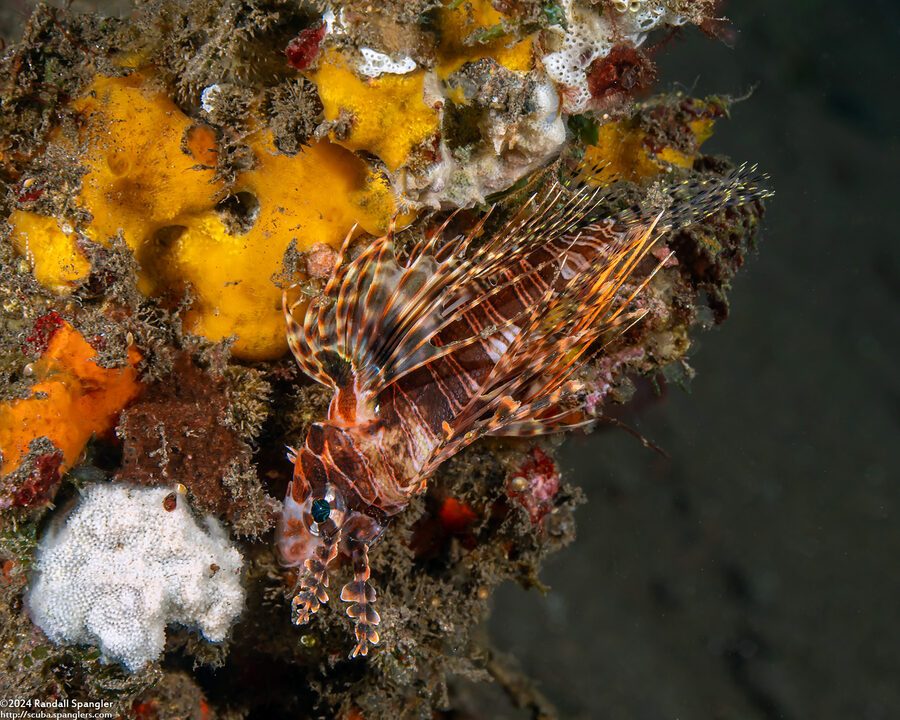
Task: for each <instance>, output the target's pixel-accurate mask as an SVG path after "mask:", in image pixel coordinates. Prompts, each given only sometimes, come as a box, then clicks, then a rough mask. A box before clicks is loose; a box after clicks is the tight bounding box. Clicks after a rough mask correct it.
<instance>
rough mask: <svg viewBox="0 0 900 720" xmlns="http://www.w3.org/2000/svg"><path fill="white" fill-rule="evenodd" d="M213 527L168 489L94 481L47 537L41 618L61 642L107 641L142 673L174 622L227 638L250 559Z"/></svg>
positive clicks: (38, 607)
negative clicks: (199, 519)
mask: <svg viewBox="0 0 900 720" xmlns="http://www.w3.org/2000/svg"><path fill="white" fill-rule="evenodd" d="M205 525H206V527H205V528H203V527H200V526H199V525H198V524H197V523H196V522H195V521H194V518H193V517H192V516H191V514H190V511H189V510H187V508H186V507H185V503H184V500H183V499H181V500H179V497H178V493H175V492H170V491H168V490H167V489H166V488H148V489H144V490H141V489H137V488H133V487H129V486H127V485H119V484H96V485H92V486H91V487H90V488H89V489H88V491H87V492H86V494H85V497H84V498H83V499H82V500H81V501H80V502H79V504H78V507H77V508H75V510H74V511H73V513H72V515H71V517H69V518H68V520H67V521H66V523H65V527H63V528H59V529H58V530H56V531H55V532H50V533H47V535H46V536H45V537H44V538H43V540H42V541H41V546H40V548H39V549H38V555H37V560H36V563H35V578H34V580H33V581H32V583H31V588H30V590H29V591H28V597H27V602H28V609H29V612H30V614H31V617H32V619H33V620H34V622H35V624H37V625H38V626H39V627H40V628H41V629H42V630H43V631H44V632H45V633H46V634H47V636H48V637H50V638H52V639H53V640H55V641H57V642H79V643H86V642H87V643H97V644H98V645H99V647H100V649H101V650H102V652H103V653H104V655H106V656H107V657H108V658H111V659H114V660H119V661H121V662H123V663H124V664H125V665H127V666H128V668H129V669H130V670H133V671H139V670H141V669H143V667H144V666H145V665H146V664H147V663H149V662H153V661H154V660H156V659H157V658H158V657H159V655H160V653H161V652H162V650H163V647H164V645H165V628H166V625H168V624H170V623H175V622H178V623H182V624H186V625H196V626H198V627H199V628H200V630H201V632H202V633H203V636H204V637H206V638H208V639H209V640H212V641H214V642H220V641H222V640H224V639H225V636H226V635H227V634H228V631H229V629H230V627H231V624H232V623H233V622H234V620H235V618H237V616H238V615H239V614H240V612H241V610H242V608H243V601H244V591H243V589H242V588H241V585H240V573H241V564H242V559H241V555H240V553H239V552H238V551H237V550H236V549H235V548H233V547H232V546H231V544H230V543H229V542H228V537H227V535H226V534H225V532H224V530H223V529H222V528H221V526H220V525H219V524H218V522H217V521H216V520H215V519H213V518H207V520H206V522H205Z"/></svg>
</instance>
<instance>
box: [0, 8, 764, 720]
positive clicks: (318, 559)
mask: <svg viewBox="0 0 900 720" xmlns="http://www.w3.org/2000/svg"><path fill="white" fill-rule="evenodd" d="M714 18H715V3H714V2H712V1H711V0H631V1H630V2H624V1H620V0H600V1H599V2H575V1H574V0H563V1H562V2H558V3H553V2H549V3H548V2H537V1H536V0H523V1H522V2H515V3H512V2H493V3H490V2H487V0H463V1H462V2H460V1H459V0H452V1H450V0H448V1H446V2H442V3H433V2H419V1H416V2H392V1H385V2H367V3H358V2H355V1H350V2H342V3H308V4H307V3H297V2H288V0H229V2H225V3H221V2H217V1H214V0H190V2H182V1H180V0H179V1H176V0H157V1H156V2H139V3H138V4H137V6H136V9H135V11H134V13H133V15H132V16H131V17H130V18H129V19H127V20H117V19H114V18H104V17H100V16H97V15H79V14H75V13H72V12H67V11H62V10H57V9H54V8H50V7H47V6H40V7H39V8H38V9H37V10H36V11H35V13H34V15H33V16H32V18H31V19H30V21H29V23H28V26H27V28H26V31H25V35H24V37H23V38H22V39H21V41H20V42H18V43H11V44H8V45H7V46H6V48H5V49H4V50H3V51H2V52H3V56H2V60H0V184H2V188H3V193H2V194H0V218H2V223H0V261H2V264H0V326H2V333H0V387H2V390H0V393H2V395H0V452H2V458H0V462H2V465H0V468H2V478H0V561H2V570H3V583H2V584H0V689H6V688H12V687H15V688H16V693H17V696H19V697H30V698H35V699H38V698H39V699H41V700H42V701H47V700H52V699H59V700H66V699H70V700H76V699H77V700H79V701H84V702H95V701H101V700H102V701H104V702H108V703H111V706H113V707H114V708H115V711H116V712H118V713H119V714H121V715H122V716H123V717H132V718H167V717H173V718H174V717H179V718H181V717H195V718H215V717H223V718H225V717H228V718H231V717H259V716H265V717H292V718H303V717H322V716H324V717H338V718H366V719H369V720H371V719H375V718H407V717H409V718H412V717H422V716H434V717H440V716H441V715H440V714H439V713H441V712H443V711H448V710H450V706H451V701H450V695H449V694H448V686H449V684H452V682H453V680H454V678H455V677H468V678H474V679H482V680H490V679H491V678H492V677H493V678H495V679H498V678H502V677H504V676H506V675H508V674H507V673H502V672H498V671H497V667H498V665H497V663H498V662H499V661H498V660H497V659H496V656H495V655H494V654H492V650H491V648H490V646H489V642H488V641H487V640H486V639H485V638H484V637H483V636H482V635H481V634H479V633H477V632H475V631H474V630H475V628H476V626H477V624H478V621H479V620H481V619H484V618H486V617H487V614H488V611H489V606H490V599H491V595H492V590H493V588H495V587H496V585H497V584H498V583H500V582H502V581H503V580H506V579H513V580H516V581H518V582H519V583H521V584H522V585H524V586H525V587H532V586H537V587H540V580H539V568H540V563H541V560H542V558H543V557H544V556H546V555H547V554H548V553H550V552H553V551H556V550H558V549H559V548H561V547H562V546H564V545H565V544H567V543H569V542H571V541H572V540H573V538H574V535H575V525H574V520H573V515H572V511H573V508H574V507H575V506H577V505H578V504H579V503H581V502H583V500H584V498H583V497H582V494H581V493H580V492H579V490H578V489H577V488H574V487H571V486H570V485H569V484H567V483H566V482H565V480H564V473H561V472H560V468H559V467H557V465H556V462H555V460H554V448H555V447H556V443H557V442H558V439H554V437H555V436H554V437H550V436H548V437H544V436H531V433H533V432H534V431H538V430H561V429H565V428H566V427H569V426H575V425H583V424H588V423H590V422H603V420H604V418H606V417H607V416H608V412H609V410H610V408H612V407H613V406H615V405H617V404H621V403H623V402H627V400H628V399H629V398H630V396H631V394H632V392H633V389H634V383H635V382H636V381H639V379H640V378H649V379H651V380H652V381H654V382H664V381H665V377H671V376H673V374H674V375H676V376H677V375H678V373H683V372H689V369H688V367H687V365H686V362H685V360H684V358H685V354H686V352H687V351H688V349H689V348H690V345H691V336H692V334H693V332H694V331H695V330H697V329H699V328H700V327H701V326H703V325H707V324H710V323H718V322H722V321H724V320H725V318H726V317H727V314H728V300H727V294H728V290H729V286H730V281H731V278H732V276H733V275H734V273H735V272H736V271H737V269H738V268H739V267H740V266H741V265H742V264H743V260H744V257H745V255H746V253H747V251H748V249H750V248H752V246H753V242H754V238H755V235H756V232H757V228H758V224H759V220H760V217H761V215H762V212H763V207H762V200H763V199H764V197H765V196H766V194H767V192H766V191H765V189H764V188H763V187H761V185H760V184H759V182H758V178H757V177H756V176H755V175H754V174H753V173H752V172H751V171H749V170H746V169H743V168H735V167H734V166H733V165H732V164H731V163H730V162H729V161H727V160H726V159H723V158H719V157H711V156H706V155H704V154H703V153H702V151H701V146H702V144H703V143H704V141H706V140H707V139H708V138H709V136H710V135H711V134H712V132H713V130H714V126H715V124H716V123H717V122H719V121H721V120H723V119H724V118H727V117H728V114H729V108H730V105H731V101H730V99H729V98H727V97H724V96H723V97H710V98H690V97H687V96H684V95H682V94H678V93H675V94H672V93H668V94H660V95H651V94H649V92H650V88H651V86H652V82H653V78H654V54H655V52H656V48H657V47H658V43H657V45H654V44H653V43H654V42H657V41H662V40H663V39H664V38H665V37H666V36H667V34H668V33H670V32H673V31H674V29H676V28H679V27H682V26H684V25H698V26H701V27H704V26H706V25H707V24H708V23H710V22H712V21H713V20H714ZM283 297H286V298H287V304H288V305H289V306H292V307H293V308H294V310H293V313H292V314H290V313H289V315H288V318H287V319H286V317H285V313H284V310H283V307H282V301H283ZM514 297H515V300H514ZM448 303H449V304H448ZM479 313H481V314H482V315H484V317H483V318H482V316H481V315H479ZM482 320H484V321H483V322H482ZM454 322H455V323H456V325H453V323H454ZM464 325H465V326H466V327H463V326H464ZM454 343H458V344H456V345H454ZM289 348H290V349H292V350H293V351H294V354H296V356H297V359H298V360H299V361H300V366H298V365H297V364H296V363H295V360H294V358H293V357H291V353H290V352H289ZM442 348H443V349H442ZM301 368H302V369H301ZM454 368H456V369H454ZM459 368H465V372H461V371H460V370H459ZM498 368H499V369H498ZM467 380H471V381H472V383H473V384H472V387H470V388H468V389H466V390H465V391H462V390H460V392H456V390H452V391H449V392H447V384H448V383H457V384H458V383H460V382H465V381H467ZM457 389H459V388H457ZM442 393H443V395H442ZM440 397H443V398H444V401H447V402H444V404H443V405H442V404H441V403H442V401H441V400H440ZM448 398H449V401H448ZM457 405H458V406H459V407H456V406H457ZM416 415H418V416H419V418H420V420H421V421H418V420H415V416H416ZM379 433H380V434H379ZM404 433H406V434H407V439H406V440H405V441H404V442H399V441H397V439H398V438H399V437H400V436H402V435H403V434H404ZM499 435H503V437H498V436H499ZM513 435H514V436H515V437H512V436H513ZM622 435H623V442H628V441H630V438H629V437H628V435H627V434H625V433H622ZM363 436H365V437H367V438H369V439H370V440H371V439H372V438H376V437H377V441H372V442H368V443H366V442H363V441H362V440H361V438H362V437H363ZM348 438H349V439H348ZM395 441H397V442H395ZM288 447H292V448H298V449H297V450H291V451H290V452H291V457H292V458H293V459H294V460H295V464H292V463H291V461H290V460H289V459H287V458H286V457H285V452H286V448H288ZM326 449H327V450H328V452H326ZM357 451H360V453H361V454H357V455H353V453H355V452H357ZM322 458H326V459H327V462H324V461H323V460H322ZM379 458H380V459H379ZM79 496H82V497H81V499H80V500H79ZM282 498H284V501H283V502H282ZM72 506H74V508H75V509H74V510H72V509H71V508H72ZM200 517H202V518H203V519H202V520H198V518H200ZM67 519H68V524H66V523H67ZM85 538H94V540H90V541H88V540H86V539H85ZM128 553H131V555H128ZM120 555H121V556H122V558H124V557H125V555H128V557H130V558H131V560H128V561H127V562H126V561H125V560H122V561H121V562H119V561H118V560H117V559H116V558H119V556H120ZM122 558H120V559H122ZM326 566H327V573H326V572H325V571H326ZM329 577H330V582H328V580H329ZM375 587H377V612H376V611H375V609H374V606H373V601H374V600H375V597H376V591H374V590H373V588H375ZM327 588H331V589H330V590H329V589H327ZM337 588H344V590H343V591H342V592H341V591H336V589H337ZM298 592H299V595H298ZM291 598H299V599H296V600H294V601H293V618H292V607H291V602H292V601H291ZM342 598H343V599H344V600H346V601H348V602H350V603H351V604H350V615H351V617H353V618H354V622H355V624H356V627H357V630H356V635H357V639H356V641H355V642H354V641H353V640H352V639H350V638H348V634H347V631H348V625H349V623H348V621H347V617H346V614H345V609H344V608H343V607H342V602H341V600H342ZM86 602H87V603H88V605H85V603H86ZM128 603H132V604H131V605H128ZM89 605H90V606H91V607H93V609H91V607H88V606H89ZM241 608H243V609H241ZM316 610H317V612H315V611H316ZM292 619H293V620H298V621H303V622H304V623H305V624H301V625H295V624H294V623H293V622H292ZM167 625H168V629H166V626H167ZM376 642H377V644H374V643H376ZM351 654H352V655H366V657H365V658H361V657H355V658H353V659H350V658H348V655H351ZM211 669H214V670H215V672H211V671H210V670H211ZM542 707H543V705H542ZM536 712H537V711H536ZM541 712H545V710H544V709H542V710H541Z"/></svg>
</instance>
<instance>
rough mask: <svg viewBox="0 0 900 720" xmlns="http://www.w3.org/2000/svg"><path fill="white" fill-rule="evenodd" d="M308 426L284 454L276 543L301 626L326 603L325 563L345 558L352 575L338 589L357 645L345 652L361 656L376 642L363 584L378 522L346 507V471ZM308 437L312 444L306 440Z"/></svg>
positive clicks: (368, 590)
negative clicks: (286, 463) (286, 466)
mask: <svg viewBox="0 0 900 720" xmlns="http://www.w3.org/2000/svg"><path fill="white" fill-rule="evenodd" d="M320 427H321V426H313V428H311V430H310V434H309V436H308V437H307V443H306V446H305V447H303V448H302V449H301V450H299V451H292V453H291V454H290V455H289V457H290V459H291V460H293V462H294V477H293V479H292V480H291V483H290V485H289V486H288V491H287V495H286V496H285V499H284V509H283V510H282V513H281V519H280V521H279V524H278V531H277V537H276V542H277V547H278V552H279V555H280V556H281V559H282V562H283V563H284V564H285V565H288V566H292V567H299V568H300V571H299V574H298V577H297V585H296V595H295V596H294V599H293V601H292V607H293V620H294V622H295V623H296V624H298V625H301V624H303V623H305V622H307V621H308V620H309V618H310V617H311V616H312V615H313V614H314V613H315V612H317V611H318V610H319V608H320V607H321V606H322V605H323V604H325V603H326V602H328V592H327V588H328V567H329V565H330V564H331V563H332V561H333V560H334V559H335V558H336V557H337V556H338V553H339V551H341V550H342V551H344V553H345V554H346V555H347V556H348V557H349V559H350V562H351V564H352V568H353V579H352V580H351V581H350V582H348V583H347V584H346V585H344V587H343V589H342V590H341V600H343V601H344V602H346V603H350V605H349V606H348V607H347V614H348V615H349V616H350V617H352V618H354V620H355V621H356V638H357V645H356V647H355V648H354V650H353V651H352V653H351V654H350V656H351V657H355V656H356V655H365V654H366V653H367V652H368V645H369V643H371V644H373V645H374V644H376V643H377V642H378V633H377V631H376V630H375V626H376V625H377V624H378V623H379V621H380V618H379V617H378V613H377V612H376V611H375V608H374V607H373V605H372V603H374V602H375V590H374V589H373V588H372V586H371V584H370V583H369V560H368V550H369V546H370V545H371V544H372V543H373V542H375V540H377V539H378V537H379V536H380V535H381V533H382V532H383V531H384V528H385V524H386V520H383V519H382V520H379V519H378V518H376V517H372V516H370V515H368V514H366V513H365V512H362V511H360V510H355V509H352V508H350V507H349V506H348V503H347V498H348V497H351V492H352V491H351V487H352V485H351V483H352V478H351V476H350V475H348V474H345V473H344V472H342V471H341V469H340V468H338V467H336V463H335V461H334V460H333V458H332V456H331V453H330V452H328V451H326V450H324V448H321V452H317V451H318V450H320V448H319V447H317V443H316V434H317V432H318V431H319V429H320ZM311 441H312V442H311Z"/></svg>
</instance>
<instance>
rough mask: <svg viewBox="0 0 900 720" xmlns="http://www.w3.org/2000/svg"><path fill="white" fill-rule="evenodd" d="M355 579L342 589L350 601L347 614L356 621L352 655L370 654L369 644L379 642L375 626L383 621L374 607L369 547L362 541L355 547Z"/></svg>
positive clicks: (346, 599) (342, 597) (345, 597)
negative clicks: (354, 645)
mask: <svg viewBox="0 0 900 720" xmlns="http://www.w3.org/2000/svg"><path fill="white" fill-rule="evenodd" d="M352 560H353V580H351V581H350V582H348V583H347V584H346V585H344V588H343V589H342V590H341V600H343V601H344V602H345V603H350V605H349V607H348V608H347V615H349V616H350V617H351V618H353V619H354V620H355V621H356V627H355V631H356V647H354V648H353V650H352V651H351V652H350V657H351V658H355V657H356V656H358V655H363V656H365V655H368V653H369V644H370V643H371V644H372V645H377V644H378V640H379V637H378V631H377V630H376V629H375V626H376V625H378V623H380V622H381V618H380V617H379V615H378V612H377V611H376V610H375V608H374V607H373V603H374V602H375V588H373V587H372V584H371V583H370V582H369V547H368V545H366V544H364V543H361V544H359V545H357V546H356V547H354V548H353V552H352Z"/></svg>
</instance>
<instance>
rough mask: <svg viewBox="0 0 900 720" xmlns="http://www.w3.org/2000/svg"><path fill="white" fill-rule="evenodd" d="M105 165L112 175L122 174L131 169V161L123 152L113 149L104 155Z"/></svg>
mask: <svg viewBox="0 0 900 720" xmlns="http://www.w3.org/2000/svg"><path fill="white" fill-rule="evenodd" d="M106 165H107V167H108V168H109V170H110V172H111V173H112V174H113V175H118V176H120V177H121V176H122V175H125V174H126V173H127V172H128V171H129V170H131V161H130V160H129V159H128V156H127V155H126V154H125V153H124V152H118V151H114V152H111V153H109V154H108V155H107V156H106Z"/></svg>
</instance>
